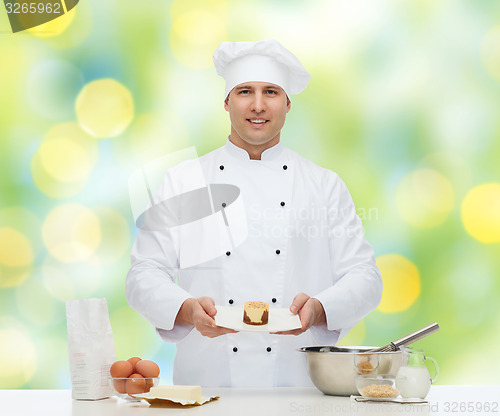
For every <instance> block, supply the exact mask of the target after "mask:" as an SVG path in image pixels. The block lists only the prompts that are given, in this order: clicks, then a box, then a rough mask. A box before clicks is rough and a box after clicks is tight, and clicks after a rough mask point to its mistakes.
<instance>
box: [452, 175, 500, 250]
mask: <svg viewBox="0 0 500 416" xmlns="http://www.w3.org/2000/svg"><path fill="white" fill-rule="evenodd" d="M461 214H462V222H463V224H464V227H465V230H466V231H467V233H469V235H470V236H471V237H473V238H475V239H476V240H478V241H480V242H481V243H485V244H492V243H498V242H500V183H495V182H492V183H484V184H482V185H478V186H476V187H474V188H472V189H471V190H470V191H469V192H468V193H467V195H466V196H465V198H464V200H463V202H462V209H461Z"/></svg>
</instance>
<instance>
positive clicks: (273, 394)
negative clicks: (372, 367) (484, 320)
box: [0, 386, 500, 416]
mask: <svg viewBox="0 0 500 416" xmlns="http://www.w3.org/2000/svg"><path fill="white" fill-rule="evenodd" d="M203 395H219V396H220V397H221V398H220V399H219V400H217V401H215V402H211V403H207V404H205V405H203V406H199V407H191V408H184V409H169V408H153V407H150V406H149V404H148V403H147V402H145V401H141V402H139V403H129V402H126V401H124V400H122V399H117V398H109V399H104V400H97V401H82V400H73V399H72V398H71V391H70V390H0V416H28V415H36V416H63V415H64V416H114V415H116V416H129V415H148V416H155V415H174V416H175V415H189V416H197V415H203V416H207V415H218V416H221V415H234V416H245V415H253V416H268V415H269V416H281V415H301V416H302V415H381V416H385V415H392V414H394V415H415V416H420V415H447V416H454V415H468V416H472V415H474V416H475V415H492V416H495V415H498V416H500V386H432V387H431V391H430V392H429V395H428V396H427V400H428V401H429V404H428V405H408V404H404V405H401V404H385V403H357V402H354V401H353V400H352V399H350V398H349V397H335V396H325V395H324V394H322V393H321V392H320V391H318V390H316V389H315V388H313V387H311V388H293V387H277V388H268V389H243V388H210V389H208V388H207V389H203Z"/></svg>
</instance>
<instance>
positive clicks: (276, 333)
mask: <svg viewBox="0 0 500 416" xmlns="http://www.w3.org/2000/svg"><path fill="white" fill-rule="evenodd" d="M303 332H305V330H304V329H291V330H290V331H278V332H270V334H273V335H300V334H302V333H303Z"/></svg>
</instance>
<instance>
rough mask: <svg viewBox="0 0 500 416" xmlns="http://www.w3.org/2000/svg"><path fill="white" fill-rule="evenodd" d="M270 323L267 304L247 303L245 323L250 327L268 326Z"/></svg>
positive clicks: (244, 316)
mask: <svg viewBox="0 0 500 416" xmlns="http://www.w3.org/2000/svg"><path fill="white" fill-rule="evenodd" d="M268 321H269V304H267V303H266V302H256V301H251V302H245V308H244V312H243V322H244V323H245V324H248V325H266V324H267V323H268Z"/></svg>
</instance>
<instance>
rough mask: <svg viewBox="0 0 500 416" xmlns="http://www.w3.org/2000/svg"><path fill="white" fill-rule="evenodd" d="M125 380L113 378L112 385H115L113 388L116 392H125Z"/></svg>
mask: <svg viewBox="0 0 500 416" xmlns="http://www.w3.org/2000/svg"><path fill="white" fill-rule="evenodd" d="M126 381H127V380H125V379H123V380H120V379H118V380H113V386H114V387H115V390H116V391H117V392H118V393H121V394H125V393H126V392H127V389H126V386H125V382H126Z"/></svg>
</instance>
